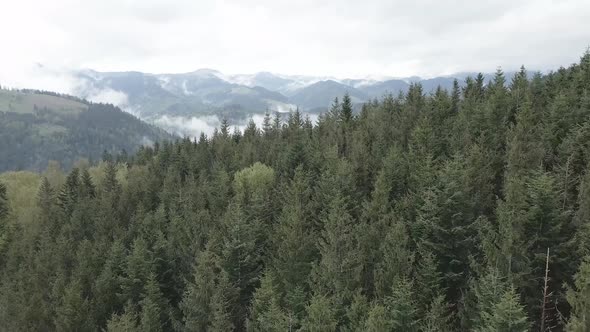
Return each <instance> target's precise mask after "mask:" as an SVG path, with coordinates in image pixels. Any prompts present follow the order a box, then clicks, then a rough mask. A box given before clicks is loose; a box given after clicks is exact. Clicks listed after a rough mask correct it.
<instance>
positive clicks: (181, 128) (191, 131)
mask: <svg viewBox="0 0 590 332" xmlns="http://www.w3.org/2000/svg"><path fill="white" fill-rule="evenodd" d="M280 114H281V118H282V121H283V122H285V121H287V118H288V116H289V113H288V112H282V113H280ZM264 117H265V114H264V113H258V114H251V115H250V116H249V117H248V118H247V119H245V120H233V121H232V120H231V119H230V120H228V122H229V125H230V127H231V128H232V131H233V130H235V129H236V128H237V129H238V130H239V131H243V130H244V129H245V128H246V127H247V126H248V123H249V122H250V120H252V121H254V123H255V124H256V127H257V128H259V129H261V128H262V125H263V123H264ZM303 117H304V118H305V117H309V119H310V120H311V121H312V122H313V123H314V124H315V123H316V122H317V120H318V117H319V114H314V113H303ZM148 122H150V123H152V124H154V125H156V126H158V127H160V128H162V129H164V130H166V131H168V132H169V133H172V134H176V135H178V136H181V137H191V138H198V137H199V136H200V135H201V134H205V135H206V136H208V137H210V136H211V135H213V133H214V132H215V129H216V128H217V129H219V128H220V126H221V122H222V119H221V118H219V117H218V116H217V115H203V116H192V117H185V116H173V115H163V116H160V117H158V118H155V119H151V120H150V121H148Z"/></svg>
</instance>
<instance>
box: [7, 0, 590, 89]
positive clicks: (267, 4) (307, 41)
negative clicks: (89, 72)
mask: <svg viewBox="0 0 590 332" xmlns="http://www.w3.org/2000/svg"><path fill="white" fill-rule="evenodd" d="M31 8H35V10H31ZM589 21H590V2H588V1H586V0H563V1H553V0H521V1H509V0H498V1H488V2H482V1H459V0H449V1H434V0H418V1H401V0H399V1H391V0H367V1H361V2H359V1H352V0H326V1H321V2H320V1H312V0H301V1H287V0H257V1H243V0H227V1H213V0H203V1H191V0H182V1H164V0H144V1H139V0H102V1H89V2H85V4H84V6H80V5H79V2H78V1H76V0H55V1H45V2H43V1H41V2H40V1H35V0H22V1H12V2H8V3H6V4H4V6H3V8H2V11H0V29H2V31H3V33H2V34H0V45H2V49H3V54H2V61H1V63H0V84H8V83H10V84H14V85H18V86H21V87H24V86H26V87H38V86H44V87H45V86H49V87H51V81H49V80H47V79H41V80H39V79H38V77H37V76H36V74H38V73H37V72H31V71H30V70H28V69H27V68H29V67H30V66H31V64H35V63H42V64H43V65H45V66H49V67H51V68H66V69H80V68H93V69H97V70H102V71H107V70H111V71H115V70H140V71H144V72H187V71H192V70H194V69H197V68H203V67H207V68H216V69H219V70H221V71H223V72H226V73H243V72H255V71H262V70H268V71H272V72H280V73H285V74H307V75H328V76H336V77H365V76H366V75H386V76H397V77H400V76H411V75H421V76H425V77H431V76H436V75H441V74H450V73H452V72H459V71H493V70H494V69H495V68H496V67H497V66H502V67H504V68H505V69H507V70H510V69H515V68H517V67H519V66H520V65H521V64H525V65H527V67H528V68H531V69H541V70H545V69H552V68H556V67H558V66H561V65H568V64H570V63H572V62H575V61H577V60H578V57H579V56H580V55H581V54H582V52H583V51H584V50H585V49H586V47H587V46H588V43H590V42H589V41H590V31H589V30H588V29H587V22H589ZM4 82H8V83H4ZM59 82H61V81H58V83H59ZM63 84H68V82H67V80H66V81H65V83H63ZM65 88H67V86H66V87H62V86H59V87H58V88H52V90H58V89H65Z"/></svg>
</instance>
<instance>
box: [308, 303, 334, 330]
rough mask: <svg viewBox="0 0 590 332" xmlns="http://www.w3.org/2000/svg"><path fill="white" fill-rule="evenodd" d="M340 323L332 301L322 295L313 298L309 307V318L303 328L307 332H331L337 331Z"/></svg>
mask: <svg viewBox="0 0 590 332" xmlns="http://www.w3.org/2000/svg"><path fill="white" fill-rule="evenodd" d="M337 324H338V321H337V320H336V317H335V312H334V309H333V305H332V303H331V301H330V300H329V299H328V298H327V297H325V296H321V295H316V296H314V297H312V298H311V301H310V303H309V305H308V306H307V317H306V318H305V321H304V322H303V326H302V328H301V330H302V331H306V332H331V331H336V326H337Z"/></svg>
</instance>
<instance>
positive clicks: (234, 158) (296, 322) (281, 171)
mask: <svg viewBox="0 0 590 332" xmlns="http://www.w3.org/2000/svg"><path fill="white" fill-rule="evenodd" d="M331 85H332V86H336V85H334V84H331ZM589 95H590V53H586V54H585V55H584V56H583V57H582V59H581V61H580V63H579V64H575V65H572V66H570V67H568V68H561V69H559V70H558V71H556V72H552V73H550V74H548V75H545V76H543V75H540V74H537V75H534V76H533V77H532V78H531V79H529V78H528V75H527V73H526V71H525V70H524V68H523V70H522V71H520V72H519V73H518V74H517V75H516V76H515V77H514V78H513V79H511V80H507V79H506V77H505V75H504V74H503V73H502V72H501V71H498V72H497V73H496V75H495V76H494V78H493V80H492V82H491V83H489V84H485V83H484V80H483V79H481V78H480V79H468V80H466V84H465V87H464V88H460V87H458V86H455V87H454V88H453V89H452V90H449V91H447V90H442V89H441V90H437V92H436V93H434V94H431V93H428V94H427V93H424V92H423V91H422V88H421V87H420V86H417V85H410V86H409V87H408V91H407V92H406V93H405V94H403V95H399V96H393V97H390V96H386V97H384V98H381V99H380V100H376V101H373V102H371V103H368V104H365V106H364V107H363V108H362V111H361V113H360V114H358V115H356V114H355V115H353V114H352V112H351V105H350V104H349V103H348V102H343V103H342V104H340V105H335V106H334V107H333V108H332V109H331V111H330V112H329V113H327V114H326V115H325V116H322V117H320V118H319V120H318V122H317V124H316V125H314V124H312V123H311V122H308V121H305V120H304V119H303V118H302V116H301V113H300V112H294V113H292V114H290V116H289V118H288V120H287V121H285V122H281V119H280V118H276V119H275V120H274V121H273V119H271V118H270V117H267V118H266V119H265V121H264V122H263V123H264V125H263V126H262V128H260V127H258V128H257V127H256V124H254V123H252V124H251V125H249V126H248V127H247V128H246V129H245V130H244V132H239V131H238V132H235V133H232V132H231V131H230V129H231V128H228V126H225V125H224V126H222V128H220V129H219V131H218V132H217V133H216V134H214V135H212V136H210V137H206V138H202V139H199V140H190V139H183V140H178V141H175V142H172V143H170V142H165V143H162V144H159V145H157V146H154V147H146V148H143V149H140V150H139V151H138V152H137V153H136V154H134V155H131V156H130V157H129V158H128V160H127V161H126V162H125V163H122V162H117V161H107V162H102V163H100V164H99V165H95V166H90V167H88V166H84V165H82V167H79V168H78V167H76V168H73V169H72V170H70V171H69V172H66V173H62V172H61V171H60V170H59V169H58V168H57V167H55V164H53V163H52V164H51V167H50V168H49V169H48V170H47V171H46V172H44V173H43V174H32V173H31V172H8V173H5V174H0V270H2V271H3V272H2V273H0V322H2V324H3V325H2V326H0V329H2V328H4V330H6V331H29V330H32V331H40V330H41V331H154V330H155V331H236V332H245V331H288V330H290V329H291V330H293V331H444V332H448V331H519V332H520V331H545V330H546V329H544V328H542V326H543V325H544V324H545V323H546V322H551V324H552V326H554V328H552V331H588V328H586V327H587V326H588V325H587V323H588V322H587V317H588V313H590V306H589V305H588V298H589V297H588V289H589V286H590V282H589V280H590V103H589V98H588V96H589ZM35 98H37V97H35ZM25 100H26V98H25ZM56 102H57V101H56ZM63 102H64V103H65V101H63ZM21 104H22V103H21ZM21 104H19V105H21ZM15 105H16V103H15ZM68 105H70V104H69V102H68ZM74 105H76V104H74ZM70 106H71V105H70ZM14 107H15V109H16V108H17V107H16V106H14ZM75 108H76V107H74V109H75ZM20 109H21V110H23V112H24V114H21V113H15V112H13V113H4V116H5V117H6V114H9V115H10V116H12V117H14V116H17V115H18V116H29V117H32V118H33V120H31V121H29V122H28V123H31V124H29V126H31V127H34V125H35V121H34V120H35V119H37V118H41V119H44V118H47V117H57V115H56V114H58V113H57V111H52V112H49V111H43V112H39V111H37V112H28V111H26V109H25V108H20ZM108 112H110V113H108ZM64 113H67V114H70V113H68V112H64ZM107 115H108V116H109V117H108V119H105V116H107ZM68 116H69V117H79V118H83V119H84V121H83V120H78V121H77V122H76V123H77V124H79V125H80V126H81V127H82V128H84V130H85V131H87V132H88V133H89V135H88V136H92V137H94V135H95V134H94V130H95V129H96V128H100V131H103V132H110V130H109V129H107V128H109V127H112V128H114V129H113V130H114V131H115V132H116V131H118V130H119V129H116V128H121V125H120V124H118V123H119V122H122V121H125V119H128V115H125V114H124V113H121V112H120V111H118V110H117V109H115V108H113V107H108V106H104V105H92V104H88V110H83V111H79V112H78V113H73V114H70V115H68ZM111 117H112V119H111ZM59 118H63V116H62V117H59ZM139 124H141V123H140V122H132V121H130V120H128V122H127V126H134V125H139ZM53 125H54V126H58V125H59V124H57V123H56V122H55V121H54V122H53ZM143 126H145V125H143ZM25 127H26V126H23V128H25ZM64 128H68V130H70V129H69V127H66V126H65V125H64ZM142 128H144V127H142ZM61 130H63V129H61ZM4 131H5V130H4V129H2V131H0V132H2V133H3V132H4ZM57 131H59V130H57ZM113 135H114V134H113ZM74 136H75V137H77V138H78V139H82V137H83V135H82V134H79V135H77V136H76V135H74ZM128 136H130V135H128ZM119 137H120V136H119ZM131 137H133V136H132V135H131ZM3 142H4V141H3ZM89 143H90V142H89ZM17 144H19V143H18V141H17V140H13V141H11V142H8V144H6V145H8V146H11V147H12V146H15V145H17ZM37 144H40V145H43V144H44V143H43V141H38V142H37ZM34 147H35V146H27V147H19V148H17V149H16V151H20V152H21V153H24V154H26V153H28V152H27V149H30V148H34ZM56 157H58V158H60V157H61V156H60V155H58V156H56ZM48 285H49V286H48ZM543 289H545V290H546V294H548V295H547V296H543V294H542V293H541V291H540V290H543ZM543 301H546V302H543ZM543 303H545V304H543ZM543 312H544V314H543ZM576 324H577V325H576ZM581 324H586V325H581ZM154 327H155V328H154ZM433 327H434V328H433ZM506 327H507V328H506ZM572 327H574V328H572Z"/></svg>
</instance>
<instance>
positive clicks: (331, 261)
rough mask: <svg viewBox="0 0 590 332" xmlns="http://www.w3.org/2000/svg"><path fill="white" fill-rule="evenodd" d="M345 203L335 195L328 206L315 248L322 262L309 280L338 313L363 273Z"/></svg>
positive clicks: (353, 229)
mask: <svg viewBox="0 0 590 332" xmlns="http://www.w3.org/2000/svg"><path fill="white" fill-rule="evenodd" d="M344 202H345V200H344V199H343V198H342V196H341V195H338V196H336V197H334V198H333V200H332V202H331V203H330V208H329V212H328V215H327V217H326V219H325V220H324V221H323V223H324V230H323V231H322V233H321V238H320V240H319V244H318V247H319V252H320V255H321V259H320V261H319V262H318V264H317V265H316V266H314V271H313V276H312V277H313V281H314V288H315V291H316V293H320V294H330V295H332V296H334V305H335V306H336V308H338V309H339V310H342V309H344V307H345V306H346V305H347V304H348V303H349V301H350V300H352V296H353V292H354V290H355V289H356V288H357V287H358V286H359V285H360V274H361V269H362V265H361V261H360V251H359V247H358V243H357V239H356V230H355V224H354V221H353V218H352V216H350V214H349V213H348V212H347V211H346V208H345V205H344Z"/></svg>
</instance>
